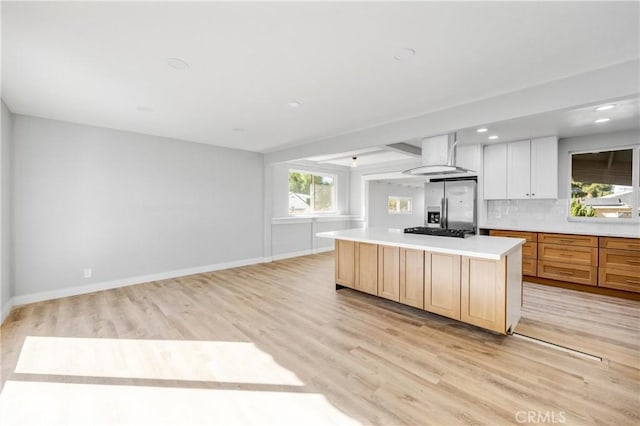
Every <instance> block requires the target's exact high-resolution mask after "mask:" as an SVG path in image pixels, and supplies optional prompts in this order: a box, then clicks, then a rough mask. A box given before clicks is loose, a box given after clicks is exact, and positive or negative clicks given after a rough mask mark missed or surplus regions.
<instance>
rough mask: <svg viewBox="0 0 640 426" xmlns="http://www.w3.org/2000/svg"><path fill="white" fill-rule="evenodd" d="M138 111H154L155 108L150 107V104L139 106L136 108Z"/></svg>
mask: <svg viewBox="0 0 640 426" xmlns="http://www.w3.org/2000/svg"><path fill="white" fill-rule="evenodd" d="M136 109H137V110H138V111H140V112H152V111H153V108H151V107H148V106H139V107H137V108H136Z"/></svg>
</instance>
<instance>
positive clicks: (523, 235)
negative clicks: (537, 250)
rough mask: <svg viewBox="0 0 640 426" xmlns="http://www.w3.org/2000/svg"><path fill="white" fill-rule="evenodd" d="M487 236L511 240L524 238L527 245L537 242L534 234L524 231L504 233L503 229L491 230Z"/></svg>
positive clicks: (536, 236) (536, 235)
mask: <svg viewBox="0 0 640 426" xmlns="http://www.w3.org/2000/svg"><path fill="white" fill-rule="evenodd" d="M489 235H491V236H492V237H511V238H524V239H525V240H527V242H528V243H532V242H533V243H535V242H536V241H538V234H537V233H535V232H525V231H505V230H503V229H491V230H490V231H489Z"/></svg>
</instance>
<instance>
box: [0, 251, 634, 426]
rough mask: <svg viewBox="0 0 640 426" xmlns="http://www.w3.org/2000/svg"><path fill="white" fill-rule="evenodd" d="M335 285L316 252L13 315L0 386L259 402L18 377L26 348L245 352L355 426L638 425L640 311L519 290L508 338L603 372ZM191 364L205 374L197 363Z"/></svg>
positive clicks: (542, 289) (535, 288) (615, 302)
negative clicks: (521, 415)
mask: <svg viewBox="0 0 640 426" xmlns="http://www.w3.org/2000/svg"><path fill="white" fill-rule="evenodd" d="M334 279H335V277H334V270H333V253H323V254H319V255H313V256H305V257H299V258H294V259H287V260H283V261H278V262H272V263H268V264H260V265H252V266H247V267H242V268H233V269H228V270H222V271H216V272H210V273H204V274H198V275H192V276H188V277H181V278H176V279H169V280H161V281H156V282H151V283H146V284H141V285H136V286H131V287H125V288H119V289H113V290H107V291H102V292H97V293H92V294H87V295H81V296H74V297H68V298H63V299H57V300H52V301H47V302H42V303H36V304H31V305H26V306H22V307H18V308H16V309H14V311H13V312H12V313H11V314H10V316H9V318H8V319H7V320H6V321H5V323H4V324H3V325H2V328H1V333H2V336H1V343H2V348H1V351H0V353H1V355H2V369H1V371H2V384H3V385H4V383H5V382H6V381H7V380H11V381H12V383H19V382H20V381H21V380H22V381H24V382H26V381H28V382H29V383H30V384H31V385H30V386H37V385H38V383H43V384H46V383H48V382H50V383H70V384H76V385H78V386H79V385H87V386H98V385H99V386H126V385H132V386H142V387H145V388H149V389H153V388H163V387H168V388H172V389H185V391H186V390H187V389H191V390H193V389H205V390H206V389H209V390H219V391H227V390H233V389H237V390H250V389H254V390H257V391H259V392H267V391H268V387H264V385H259V384H253V385H252V384H242V385H238V384H236V385H234V384H233V383H224V382H216V381H211V380H210V379H211V378H210V377H209V378H208V379H207V380H208V381H203V382H201V383H200V382H198V384H197V385H196V384H195V382H192V381H184V380H178V379H176V380H158V379H153V378H151V376H148V378H146V379H144V380H142V379H139V378H135V377H133V376H134V375H133V373H131V377H127V375H126V374H125V373H122V372H121V374H119V377H94V376H91V375H87V376H82V377H75V378H73V377H71V376H64V375H62V376H56V375H46V374H44V375H25V374H21V373H17V372H16V371H15V367H16V364H17V362H18V358H19V356H20V351H21V349H22V348H23V344H24V341H25V338H26V337H27V336H47V337H53V338H55V337H85V338H101V339H106V338H109V339H134V340H133V342H135V341H147V340H169V341H179V342H184V341H196V342H197V341H203V342H243V343H245V344H246V343H250V344H253V345H255V347H256V348H257V349H258V350H260V351H262V352H264V353H265V354H268V355H269V356H270V357H271V358H272V359H273V361H274V362H275V363H277V364H278V365H279V366H281V367H283V368H285V369H287V370H289V371H290V372H292V373H293V374H295V376H296V377H297V378H299V379H300V381H301V382H302V383H303V386H302V387H300V390H299V392H301V393H304V394H309V395H315V394H319V395H322V396H323V397H325V398H326V400H327V401H328V402H329V403H330V404H331V406H332V407H334V408H335V409H336V410H338V411H339V412H341V413H343V414H344V415H346V416H348V417H349V418H351V419H354V420H356V421H358V422H360V423H363V424H381V425H400V424H415V425H426V424H438V425H440V424H447V425H449V424H490V425H493V424H513V423H517V421H516V415H517V414H518V412H521V411H525V412H526V411H531V410H533V411H536V412H538V411H539V412H541V413H546V412H549V413H555V415H556V416H557V415H559V413H561V412H562V413H563V416H565V418H566V423H567V424H580V425H599V424H635V423H637V422H639V421H640V406H639V403H638V394H639V393H640V369H639V368H640V365H639V363H638V362H637V360H638V356H639V355H640V346H639V344H640V342H639V341H638V340H639V339H640V335H639V323H640V313H639V310H640V309H639V308H640V302H637V301H629V300H620V299H613V298H609V297H606V296H600V295H593V294H583V293H578V292H574V291H570V290H565V289H560V288H555V287H547V286H540V285H534V284H526V285H525V288H524V291H525V293H524V301H525V303H524V309H523V320H522V323H521V325H520V326H518V328H517V329H516V331H517V332H519V333H522V334H526V335H532V337H537V338H541V339H542V338H544V340H547V341H551V342H553V343H558V344H562V345H563V346H568V347H574V348H576V349H579V350H583V351H584V352H587V353H593V354H594V355H598V356H602V357H603V358H604V359H603V361H602V362H598V361H593V360H591V359H585V358H582V357H579V356H577V355H573V354H571V353H567V352H562V351H558V350H556V349H554V348H550V347H545V346H542V345H539V344H537V343H534V342H530V341H526V340H523V339H518V338H516V337H513V336H501V335H497V334H493V333H490V332H487V331H484V330H482V329H479V328H476V327H473V326H470V325H466V324H462V323H460V322H457V321H454V320H450V319H448V318H444V317H440V316H437V315H433V314H430V313H427V312H425V311H421V310H418V309H415V308H411V307H408V306H403V305H400V304H398V303H394V302H390V301H387V300H383V299H379V298H375V297H371V296H368V295H365V294H363V293H359V292H356V291H353V290H350V289H343V290H340V291H336V290H335V283H334ZM135 339H138V340H135ZM133 352H136V351H133ZM138 352H139V353H145V352H144V351H138ZM84 353H85V354H87V353H94V352H92V351H85V352H84ZM32 355H33V354H31V356H32ZM42 356H46V354H42ZM105 356H107V357H108V356H113V357H122V358H118V360H119V361H118V362H117V363H116V365H120V364H118V363H122V362H124V360H126V359H127V357H126V356H124V357H123V354H119V353H115V352H114V353H113V354H109V353H106V354H103V353H100V354H99V355H92V356H90V357H91V358H94V359H91V360H88V361H89V362H91V361H93V362H98V363H100V361H99V360H100V359H105V358H103V357H105ZM138 357H141V358H145V359H144V360H142V359H141V360H140V361H141V362H142V361H143V362H145V363H148V366H149V368H151V370H150V371H154V367H153V366H154V365H155V366H156V367H155V368H156V369H157V371H172V370H171V369H172V368H174V367H171V365H170V363H171V357H166V356H162V353H161V351H159V352H157V353H146V355H144V356H142V355H138ZM106 359H108V358H106ZM36 360H37V358H36ZM85 361H87V360H85ZM61 362H62V361H61ZM135 362H138V361H135V360H131V365H130V367H127V368H133V365H135ZM240 362H241V361H240ZM192 363H193V368H206V362H205V361H203V358H202V356H201V355H198V354H197V353H194V356H193V361H192ZM101 364H106V361H103V362H101ZM245 364H246V365H247V369H249V371H250V369H251V367H250V363H248V362H247V363H245ZM123 368H124V367H123ZM176 371H179V370H176ZM205 376H206V375H205V374H204V373H203V377H205ZM256 377H257V376H256ZM191 378H193V377H191ZM141 380H142V381H141ZM260 386H262V387H260ZM12 388H13V389H19V388H20V387H19V386H17V387H16V386H12ZM25 389H26V388H25ZM30 389H31V388H30ZM91 389H97V388H95V387H94V388H91ZM281 390H282V391H286V392H281V393H282V394H283V395H288V394H290V393H291V392H293V393H295V390H292V389H290V388H288V387H287V388H286V389H285V388H282V389H281ZM0 398H2V396H0ZM229 403H230V404H240V405H241V404H242V402H241V401H240V400H234V401H232V402H229ZM316 414H317V415H318V416H320V417H319V418H325V417H322V416H325V415H326V419H332V418H334V417H332V414H331V413H329V412H327V413H324V414H323V413H316ZM334 414H335V413H334ZM265 415H267V414H265ZM309 415H312V414H311V413H309ZM266 418H267V417H265V418H261V419H256V418H255V417H252V416H242V415H240V417H238V418H236V419H235V420H237V422H247V423H251V422H258V423H259V421H258V420H262V422H263V423H264V421H265V419H266ZM220 420H222V419H220ZM226 420H230V419H226ZM327 421H328V420H327Z"/></svg>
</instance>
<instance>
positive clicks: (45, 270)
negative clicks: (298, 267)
mask: <svg viewBox="0 0 640 426" xmlns="http://www.w3.org/2000/svg"><path fill="white" fill-rule="evenodd" d="M14 118H15V120H14V140H15V164H14V166H15V176H14V178H15V181H14V202H15V210H14V213H15V217H14V219H15V293H16V296H23V295H30V294H34V293H40V292H49V293H51V292H54V293H55V291H56V290H60V289H65V288H70V287H77V286H87V285H90V284H92V283H100V282H110V281H113V280H119V279H125V278H130V277H136V276H149V275H150V274H158V273H165V272H168V271H175V270H183V269H188V268H200V267H206V266H208V265H219V264H225V263H233V262H240V263H241V262H243V261H247V260H255V259H262V256H263V229H264V228H263V213H262V212H263V201H264V200H263V188H262V183H261V182H262V178H263V167H264V166H263V164H264V163H263V155H262V154H257V153H251V152H246V151H238V150H231V149H224V148H218V147H214V146H209V145H204V144H196V143H189V142H184V141H178V140H173V139H167V138H160V137H154V136H147V135H141V134H134V133H129V132H121V131H115V130H109V129H104V128H97V127H90V126H84V125H76V124H71V123H64V122H59V121H52V120H45V119H40V118H34V117H27V116H21V115H15V116H14ZM87 267H90V268H92V269H93V277H91V278H83V269H84V268H87ZM23 299H24V298H23Z"/></svg>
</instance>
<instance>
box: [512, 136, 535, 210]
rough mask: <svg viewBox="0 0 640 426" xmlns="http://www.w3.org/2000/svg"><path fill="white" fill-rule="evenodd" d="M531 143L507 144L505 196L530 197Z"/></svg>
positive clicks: (514, 198) (515, 197) (513, 198)
mask: <svg viewBox="0 0 640 426" xmlns="http://www.w3.org/2000/svg"><path fill="white" fill-rule="evenodd" d="M530 146H531V143H530V142H529V141H528V140H527V141H520V142H511V143H508V144H507V176H508V178H509V180H508V181H507V198H509V199H511V200H517V199H521V198H530V197H531V150H530Z"/></svg>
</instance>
